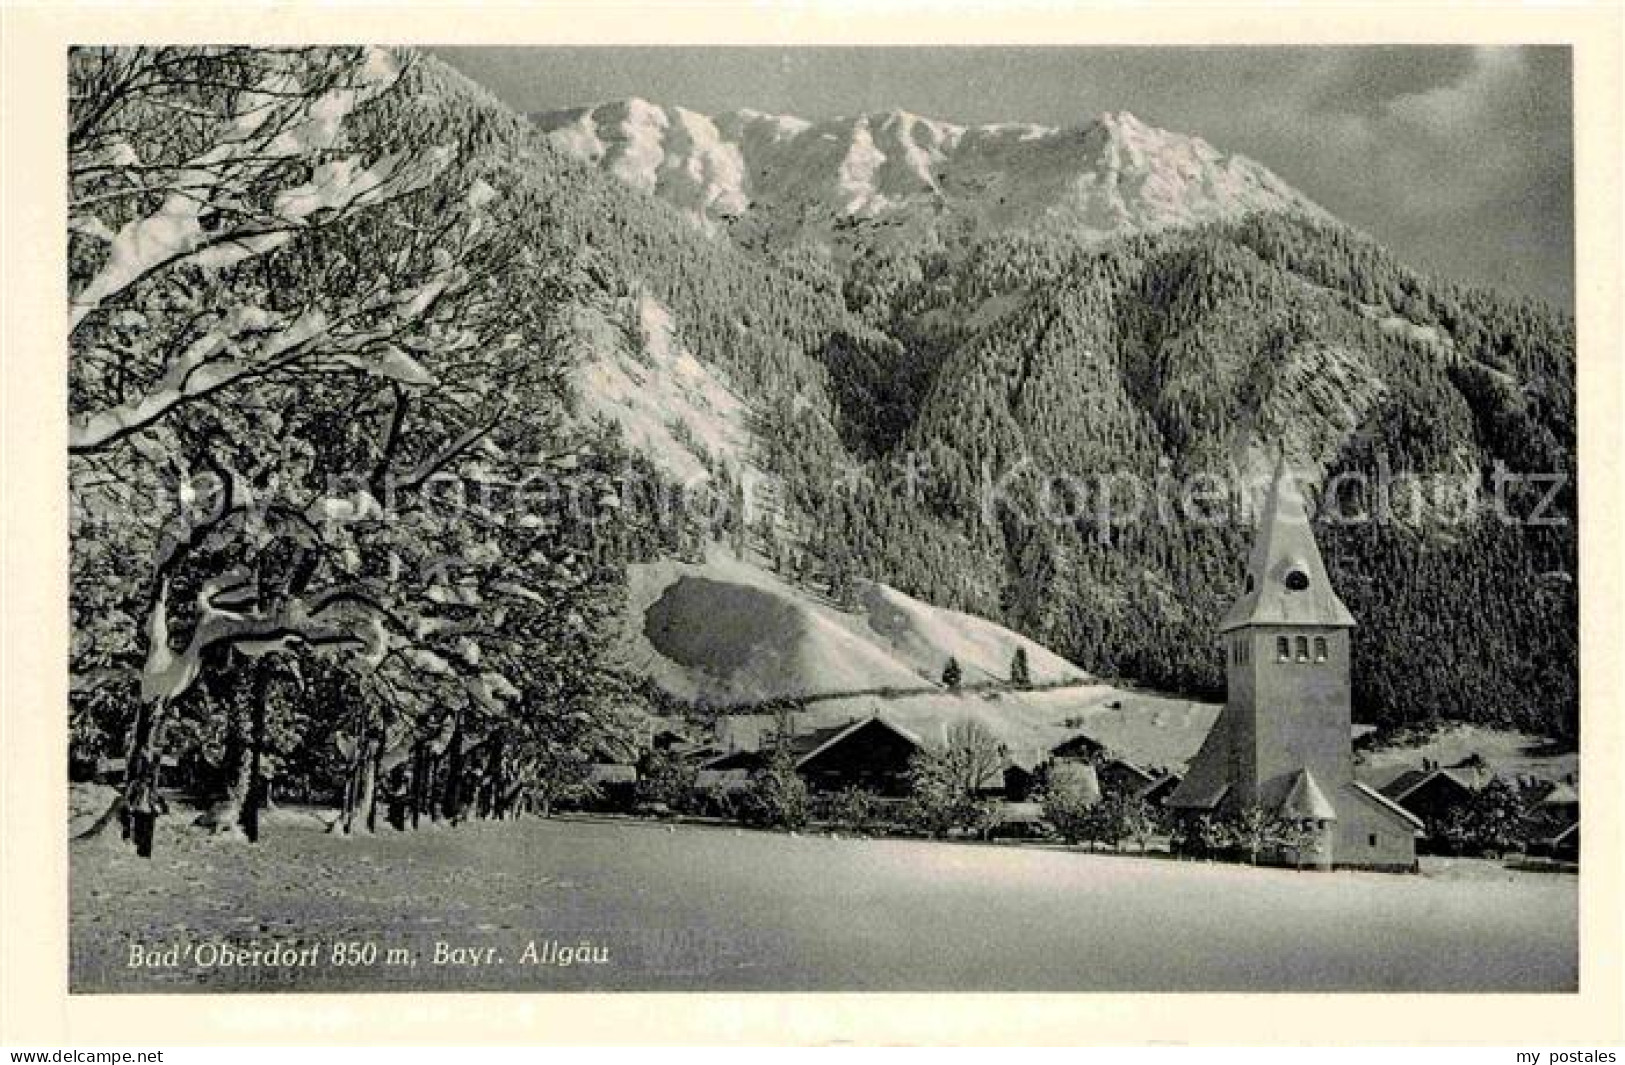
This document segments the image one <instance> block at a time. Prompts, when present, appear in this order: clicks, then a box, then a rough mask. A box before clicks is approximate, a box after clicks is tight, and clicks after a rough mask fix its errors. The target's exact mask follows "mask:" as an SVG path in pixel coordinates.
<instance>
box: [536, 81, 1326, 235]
mask: <svg viewBox="0 0 1625 1065" xmlns="http://www.w3.org/2000/svg"><path fill="white" fill-rule="evenodd" d="M533 119H534V120H535V121H536V123H537V124H538V125H539V126H540V127H541V128H542V129H543V130H544V131H546V132H547V134H548V136H549V138H550V139H551V140H552V142H553V143H554V144H555V146H557V147H559V148H561V149H563V150H564V151H565V152H567V153H568V154H571V155H574V156H576V157H578V158H581V159H584V160H586V161H588V162H590V163H593V164H595V165H597V166H599V167H601V168H603V169H605V170H607V171H609V172H611V173H613V174H615V175H616V176H617V177H619V178H621V179H622V180H623V181H625V182H626V183H627V184H629V185H632V186H634V187H636V188H639V189H642V190H643V191H645V192H649V193H652V194H654V195H657V196H660V197H662V198H663V199H666V200H668V201H669V202H671V203H673V204H674V205H675V206H676V207H677V208H678V209H679V210H681V211H683V213H685V214H686V215H688V216H689V217H690V218H691V219H692V220H694V221H695V222H696V223H697V224H698V225H700V226H701V227H702V228H704V229H705V230H707V231H708V232H712V233H716V234H720V233H721V232H723V231H724V230H728V231H732V232H736V233H737V234H738V235H740V236H742V237H746V238H748V239H750V240H751V241H752V242H754V243H763V242H765V243H770V244H810V245H813V246H822V247H825V248H828V249H829V250H831V251H834V252H836V253H838V254H839V253H842V252H844V251H845V250H848V249H850V248H852V247H854V246H856V245H859V244H868V243H873V242H876V241H909V240H917V239H922V238H926V237H928V236H929V235H930V234H932V233H934V232H936V231H937V229H938V227H939V226H941V225H944V224H952V226H953V227H954V231H955V232H961V233H963V232H983V233H985V232H990V231H1000V230H1015V229H1026V228H1034V227H1040V226H1042V227H1049V228H1059V229H1071V230H1075V231H1077V232H1078V233H1079V235H1080V236H1082V237H1085V238H1093V237H1103V236H1109V235H1112V234H1116V233H1121V232H1131V231H1137V230H1148V229H1157V228H1164V227H1168V226H1178V225H1190V224H1197V223H1201V222H1208V221H1215V220H1220V219H1225V218H1235V217H1239V216H1241V215H1244V214H1248V213H1251V212H1255V211H1290V212H1297V213H1305V214H1310V215H1317V216H1323V215H1324V212H1322V211H1321V210H1320V208H1318V207H1316V206H1315V205H1314V204H1313V203H1312V202H1311V201H1310V200H1309V199H1308V198H1307V197H1305V196H1303V195H1302V194H1301V193H1299V192H1297V191H1296V190H1294V189H1292V188H1291V187H1290V186H1289V185H1287V184H1286V182H1284V181H1282V180H1281V179H1280V178H1279V177H1277V176H1276V175H1275V174H1273V173H1271V172H1270V171H1269V170H1268V169H1266V168H1265V167H1263V166H1261V165H1259V164H1257V163H1255V162H1253V161H1251V160H1249V159H1246V158H1244V157H1242V156H1239V155H1226V154H1225V153H1223V152H1221V151H1219V150H1218V149H1216V148H1214V147H1213V146H1212V145H1210V144H1208V143H1207V142H1206V141H1204V140H1203V139H1201V138H1200V137H1196V136H1189V135H1185V134H1180V133H1173V132H1169V131H1167V130H1164V129H1159V128H1157V127H1155V126H1152V125H1149V124H1147V123H1146V122H1144V121H1142V120H1141V119H1140V118H1138V117H1137V116H1135V115H1134V114H1132V113H1131V112H1129V111H1126V110H1111V111H1105V112H1102V113H1101V114H1100V115H1098V116H1097V117H1096V118H1095V119H1094V120H1093V121H1092V122H1090V123H1089V124H1087V125H1086V126H1084V127H1082V129H1081V131H1080V130H1078V129H1076V128H1075V129H1074V130H1073V131H1070V132H1069V131H1064V130H1059V129H1055V128H1052V127H1049V126H1042V125H1036V124H1030V123H1016V122H1009V123H995V124H984V125H978V126H964V125H957V124H954V123H951V122H945V121H942V120H939V119H934V118H929V117H926V116H923V115H919V114H916V113H914V112H911V111H907V110H904V109H902V108H892V109H889V110H883V111H869V112H863V113H860V114H857V115H850V116H845V117H836V118H829V119H820V120H809V119H805V118H798V117H795V116H790V115H776V114H769V113H767V112H763V111H758V110H754V109H749V108H742V109H739V110H736V111H730V112H727V113H725V114H721V115H717V116H714V117H713V116H707V115H702V114H699V113H697V112H693V111H688V110H685V109H683V108H680V107H664V106H662V105H659V104H656V103H653V102H650V101H648V100H644V99H641V98H633V99H630V100H625V101H621V102H619V103H614V104H600V105H597V106H595V107H589V108H584V109H577V110H573V111H562V112H555V113H552V114H548V115H537V116H533ZM1080 132H1081V135H1082V143H1081V144H1080V143H1079V140H1078V137H1079V134H1080Z"/></svg>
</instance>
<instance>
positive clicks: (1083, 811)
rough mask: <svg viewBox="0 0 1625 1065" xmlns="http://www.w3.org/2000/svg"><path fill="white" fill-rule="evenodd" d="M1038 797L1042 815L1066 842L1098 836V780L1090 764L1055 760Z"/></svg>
mask: <svg viewBox="0 0 1625 1065" xmlns="http://www.w3.org/2000/svg"><path fill="white" fill-rule="evenodd" d="M1046 777H1047V781H1046V783H1045V786H1044V794H1043V797H1042V798H1041V799H1040V800H1039V803H1040V805H1041V806H1042V807H1043V809H1044V817H1045V819H1046V820H1048V821H1049V823H1050V824H1052V825H1054V826H1055V831H1056V832H1057V833H1059V834H1060V836H1061V838H1062V839H1063V840H1065V841H1066V842H1068V843H1083V842H1085V841H1089V842H1093V841H1094V840H1095V839H1097V838H1098V836H1099V830H1100V819H1099V817H1098V816H1097V814H1096V812H1095V808H1096V807H1097V806H1099V805H1100V782H1099V780H1098V778H1097V777H1096V776H1095V770H1094V767H1093V766H1087V765H1078V764H1076V763H1073V762H1057V763H1055V764H1054V765H1053V766H1051V767H1050V769H1049V772H1048V773H1047V774H1046Z"/></svg>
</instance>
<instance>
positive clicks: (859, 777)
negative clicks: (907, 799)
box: [695, 714, 925, 799]
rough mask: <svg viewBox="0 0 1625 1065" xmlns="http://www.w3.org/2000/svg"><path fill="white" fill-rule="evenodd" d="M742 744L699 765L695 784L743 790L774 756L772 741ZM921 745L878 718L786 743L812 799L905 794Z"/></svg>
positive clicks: (759, 738)
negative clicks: (854, 791) (853, 791)
mask: <svg viewBox="0 0 1625 1065" xmlns="http://www.w3.org/2000/svg"><path fill="white" fill-rule="evenodd" d="M736 739H737V736H736ZM744 742H746V743H749V744H752V746H751V747H749V748H741V749H736V750H732V751H728V752H727V753H724V754H720V755H717V756H715V757H713V758H710V759H708V760H706V761H705V762H703V763H701V765H700V767H699V774H698V776H697V778H696V781H695V783H696V785H697V786H699V787H702V788H714V789H718V790H722V791H741V790H743V789H744V788H745V787H747V786H748V785H749V782H750V775H751V774H752V773H753V772H755V771H756V770H758V769H761V768H763V767H765V766H766V765H767V764H768V762H769V761H770V760H771V758H772V757H773V753H774V748H775V743H776V740H775V738H774V737H771V736H769V735H766V734H765V733H763V732H761V731H760V730H758V731H757V732H756V733H755V734H754V735H751V736H750V737H749V738H748V739H746V740H745V741H744ZM924 746H925V745H924V743H923V742H922V741H921V740H920V738H919V737H918V736H916V735H914V734H913V733H912V732H910V731H909V730H907V729H905V728H903V727H901V726H899V725H896V724H894V723H892V722H891V721H888V720H887V719H886V718H884V717H882V716H881V715H879V714H873V715H871V716H869V717H866V718H854V719H853V720H851V721H848V722H846V723H845V724H840V725H829V726H824V727H821V728H812V729H808V730H806V731H802V732H796V733H794V734H792V735H791V736H789V737H788V738H787V739H786V740H785V749H786V751H787V753H788V755H789V757H790V759H791V761H792V763H793V764H794V766H795V768H796V772H797V773H798V774H799V775H800V776H801V778H802V779H803V780H805V781H806V782H807V788H808V790H809V791H811V792H813V793H814V794H820V795H833V794H835V793H837V792H840V791H845V790H846V789H848V788H859V789H862V790H864V791H867V792H869V793H870V794H873V795H877V796H879V797H881V798H892V799H895V798H901V797H903V796H904V795H906V794H908V770H909V763H910V762H911V761H912V760H913V758H914V755H915V754H916V753H918V752H919V751H920V750H922V749H923V748H924Z"/></svg>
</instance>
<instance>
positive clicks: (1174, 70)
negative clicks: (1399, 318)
mask: <svg viewBox="0 0 1625 1065" xmlns="http://www.w3.org/2000/svg"><path fill="white" fill-rule="evenodd" d="M435 51H436V52H437V53H438V54H440V55H441V56H442V57H444V58H446V59H447V60H448V61H450V62H451V63H453V64H454V65H455V66H457V67H458V68H459V69H461V70H462V71H463V72H464V73H466V74H468V75H469V76H471V77H472V78H474V79H475V80H476V81H479V82H481V83H482V84H484V85H485V86H486V87H487V88H489V89H491V90H492V91H493V92H495V93H496V94H497V95H498V96H499V97H501V98H502V99H503V100H505V101H506V102H507V103H509V104H510V105H511V106H513V107H516V108H518V109H520V110H523V111H548V110H555V109H560V108H566V107H576V106H582V105H586V104H592V103H600V102H604V101H609V100H620V99H625V98H626V97H629V96H640V97H642V98H644V99H646V100H651V101H654V102H656V103H661V104H667V105H671V104H677V105H681V106H683V107H687V108H690V109H692V110H696V111H702V112H706V113H715V112H718V111H727V110H732V109H735V108H740V107H752V108H755V109H757V110H760V111H769V112H774V113H783V114H794V115H799V116H801V117H803V118H809V119H819V118H828V117H833V116H836V115H851V114H857V113H859V112H863V111H884V110H889V109H892V108H901V109H903V110H906V111H912V112H915V113H917V114H921V115H925V116H929V117H931V118H938V119H945V120H948V121H952V122H958V123H964V124H975V123H981V122H1002V121H1016V122H1037V123H1041V124H1044V125H1050V126H1060V127H1076V126H1081V125H1085V124H1087V123H1088V122H1089V121H1090V120H1091V119H1093V117H1094V116H1095V115H1098V114H1099V113H1101V112H1103V111H1120V110H1126V111H1130V112H1132V113H1134V114H1135V115H1137V116H1138V117H1139V118H1140V119H1141V120H1143V121H1145V122H1148V123H1150V124H1152V125H1155V126H1161V127H1163V128H1165V129H1169V130H1174V131H1177V132H1180V133H1194V134H1197V135H1199V136H1201V137H1203V138H1205V139H1206V140H1207V141H1209V142H1210V143H1212V144H1213V145H1214V146H1215V147H1217V148H1219V149H1220V150H1222V151H1226V152H1240V153H1241V154H1243V155H1247V156H1250V157H1252V158H1253V159H1256V160H1258V161H1259V162H1261V163H1263V164H1264V165H1266V166H1268V167H1269V168H1270V169H1272V170H1274V171H1275V172H1276V173H1277V174H1279V175H1281V177H1283V178H1285V179H1286V180H1287V181H1288V182H1289V183H1290V184H1292V185H1293V186H1294V187H1296V188H1297V189H1299V190H1300V191H1302V192H1304V193H1305V194H1307V195H1308V196H1309V197H1310V198H1311V199H1313V200H1314V201H1315V202H1317V203H1319V204H1320V205H1321V206H1322V207H1324V208H1326V209H1327V210H1328V211H1330V212H1331V213H1332V214H1334V215H1336V216H1337V217H1339V218H1341V219H1342V220H1343V221H1345V222H1347V223H1349V224H1351V225H1354V226H1356V227H1358V228H1359V229H1362V230H1364V231H1365V232H1367V233H1369V234H1370V235H1371V236H1373V237H1375V238H1376V239H1377V240H1379V241H1380V242H1382V243H1383V244H1384V245H1386V246H1387V247H1388V248H1390V249H1391V250H1392V251H1394V252H1395V253H1396V254H1397V255H1398V256H1399V257H1400V259H1401V260H1403V261H1405V262H1408V263H1410V264H1411V265H1413V266H1416V267H1418V268H1419V269H1423V270H1427V271H1429V272H1432V273H1438V274H1442V275H1444V276H1447V277H1453V278H1456V279H1458V280H1462V281H1466V282H1469V283H1473V284H1482V285H1489V286H1491V287H1494V288H1498V289H1501V290H1503V291H1510V292H1517V293H1522V294H1526V295H1532V296H1536V297H1538V298H1541V299H1545V300H1547V301H1549V302H1551V303H1553V304H1555V305H1557V306H1559V307H1562V308H1565V309H1567V308H1570V307H1571V306H1572V301H1573V292H1574V262H1573V259H1574V232H1573V230H1574V208H1573V160H1574V145H1573V121H1572V115H1573V110H1572V107H1573V105H1572V93H1571V88H1570V55H1569V50H1568V49H1567V48H1562V47H1533V48H1468V47H1456V46H1451V47H1419V46H1398V47H1396V46H1379V47H1296V48H1286V47H1256V48H1168V47H1141V48H1074V47H1064V48H1061V47H1057V48H970V47H920V48H772V47H766V48H693V47H684V48H534V47H506V48H500V47H499V48H443V49H435Z"/></svg>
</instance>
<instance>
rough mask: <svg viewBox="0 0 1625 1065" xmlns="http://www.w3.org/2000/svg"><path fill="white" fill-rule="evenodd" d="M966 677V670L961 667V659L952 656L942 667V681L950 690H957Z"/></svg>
mask: <svg viewBox="0 0 1625 1065" xmlns="http://www.w3.org/2000/svg"><path fill="white" fill-rule="evenodd" d="M964 679H965V671H964V670H962V669H961V668H960V667H959V659H957V658H953V657H950V658H949V659H948V664H947V665H945V666H943V667H942V683H943V684H944V685H946V686H947V688H948V690H949V691H952V692H956V691H958V690H959V684H960V682H961V681H963V680H964Z"/></svg>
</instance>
